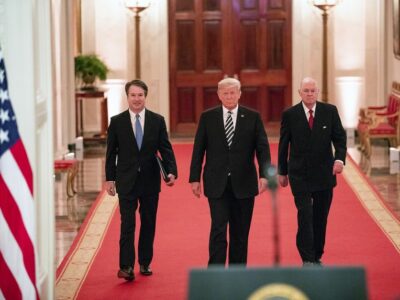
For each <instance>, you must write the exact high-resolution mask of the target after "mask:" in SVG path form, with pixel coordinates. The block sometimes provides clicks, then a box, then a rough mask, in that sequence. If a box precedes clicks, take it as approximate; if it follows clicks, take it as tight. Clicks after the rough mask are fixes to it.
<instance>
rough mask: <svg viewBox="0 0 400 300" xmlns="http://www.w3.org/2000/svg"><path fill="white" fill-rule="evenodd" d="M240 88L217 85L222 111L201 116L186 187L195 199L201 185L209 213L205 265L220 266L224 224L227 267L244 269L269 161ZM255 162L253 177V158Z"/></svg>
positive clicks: (257, 120) (227, 82) (231, 83)
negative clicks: (255, 211) (189, 188)
mask: <svg viewBox="0 0 400 300" xmlns="http://www.w3.org/2000/svg"><path fill="white" fill-rule="evenodd" d="M240 95H241V91H240V82H239V80H237V79H235V78H225V79H223V80H221V81H220V82H219V83H218V97H219V99H220V101H221V103H222V105H221V106H218V107H215V108H211V109H209V110H206V111H204V112H203V113H202V115H201V117H200V121H199V125H198V128H197V132H196V137H195V141H194V147H193V153H192V162H191V166H190V178H189V182H190V183H191V186H192V191H193V194H194V195H195V196H196V197H200V195H201V193H202V188H201V184H200V177H201V173H202V166H203V159H204V156H205V164H204V172H203V185H204V194H205V196H206V197H208V203H209V206H210V213H211V232H210V241H209V260H208V265H213V264H220V265H225V263H226V257H227V245H228V242H227V227H228V224H229V264H230V265H232V264H244V265H245V264H246V263H247V248H248V236H249V231H250V224H251V219H252V215H253V207H254V197H255V196H256V195H257V194H259V193H262V192H263V191H265V190H266V188H267V179H266V167H267V166H268V165H269V163H270V160H271V157H270V150H269V143H268V138H267V134H266V132H265V129H264V125H263V122H262V121H261V117H260V115H259V113H258V112H256V111H254V110H251V109H249V108H245V107H243V106H241V105H238V102H239V98H240ZM255 156H256V157H257V161H258V167H259V170H258V174H257V170H256V166H255V164H254V157H255Z"/></svg>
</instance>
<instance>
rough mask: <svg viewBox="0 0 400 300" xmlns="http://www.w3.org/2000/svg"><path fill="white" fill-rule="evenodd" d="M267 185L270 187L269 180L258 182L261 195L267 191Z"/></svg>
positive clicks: (261, 179)
mask: <svg viewBox="0 0 400 300" xmlns="http://www.w3.org/2000/svg"><path fill="white" fill-rule="evenodd" d="M267 185H268V182H267V179H265V178H260V179H259V180H258V193H259V194H262V193H264V192H265V191H266V190H267Z"/></svg>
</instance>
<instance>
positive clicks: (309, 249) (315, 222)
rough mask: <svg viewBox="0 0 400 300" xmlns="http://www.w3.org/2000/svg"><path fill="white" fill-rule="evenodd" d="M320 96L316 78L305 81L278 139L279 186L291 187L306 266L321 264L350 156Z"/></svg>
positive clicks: (331, 107)
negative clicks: (336, 196)
mask: <svg viewBox="0 0 400 300" xmlns="http://www.w3.org/2000/svg"><path fill="white" fill-rule="evenodd" d="M318 92H319V91H318V87H317V83H316V81H315V80H314V79H312V78H309V77H307V78H304V79H303V80H302V82H301V85H300V89H299V94H300V97H301V99H302V101H301V102H300V103H298V104H296V105H294V106H293V107H291V108H289V109H287V110H286V111H284V112H283V114H282V122H281V132H280V140H279V152H278V169H279V183H280V185H281V186H283V187H285V186H287V185H288V182H290V187H291V189H292V194H293V196H294V201H295V204H296V207H297V223H298V231H297V236H296V245H297V249H298V251H299V253H300V256H301V258H302V260H303V265H314V264H316V265H320V264H321V257H322V254H323V253H324V245H325V234H326V225H327V221H328V213H329V208H330V206H331V202H332V196H333V187H334V186H336V174H339V173H341V172H342V170H343V165H344V163H345V159H346V151H347V148H346V132H345V130H344V129H343V126H342V123H341V121H340V117H339V113H338V111H337V108H336V107H335V106H334V105H331V104H327V103H322V102H317V97H318ZM332 144H333V147H334V149H335V153H334V154H333V151H332ZM288 154H289V155H288ZM288 177H289V178H288Z"/></svg>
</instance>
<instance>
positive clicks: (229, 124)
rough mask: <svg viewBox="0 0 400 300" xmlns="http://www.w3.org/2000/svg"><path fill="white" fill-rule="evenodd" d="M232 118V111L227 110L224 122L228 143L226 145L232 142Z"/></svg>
mask: <svg viewBox="0 0 400 300" xmlns="http://www.w3.org/2000/svg"><path fill="white" fill-rule="evenodd" d="M234 133H235V132H234V130H233V120H232V112H231V111H228V117H227V118H226V123H225V135H226V141H227V143H228V146H229V147H230V146H231V144H232V139H233V134H234Z"/></svg>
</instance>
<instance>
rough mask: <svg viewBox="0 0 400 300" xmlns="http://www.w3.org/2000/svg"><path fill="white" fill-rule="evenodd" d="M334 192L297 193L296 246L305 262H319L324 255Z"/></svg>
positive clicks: (330, 190) (295, 198)
mask: <svg viewBox="0 0 400 300" xmlns="http://www.w3.org/2000/svg"><path fill="white" fill-rule="evenodd" d="M332 196H333V190H332V189H329V190H324V191H318V192H305V193H296V194H295V196H294V201H295V204H296V207H297V225H298V229H297V236H296V245H297V249H298V251H299V253H300V256H301V258H302V260H303V262H305V261H307V262H317V261H318V260H320V259H321V257H322V254H323V253H324V246H325V235H326V226H327V222H328V214H329V209H330V207H331V203H332Z"/></svg>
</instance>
